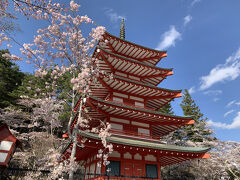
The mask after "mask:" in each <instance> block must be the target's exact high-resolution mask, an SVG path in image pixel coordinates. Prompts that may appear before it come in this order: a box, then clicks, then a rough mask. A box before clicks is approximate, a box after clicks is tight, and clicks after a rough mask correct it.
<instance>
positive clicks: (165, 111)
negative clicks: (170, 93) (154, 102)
mask: <svg viewBox="0 0 240 180" xmlns="http://www.w3.org/2000/svg"><path fill="white" fill-rule="evenodd" d="M158 111H159V112H160V113H163V114H170V115H173V114H174V112H173V108H172V106H171V103H167V104H166V105H164V106H163V107H162V108H160V109H159V110H158Z"/></svg>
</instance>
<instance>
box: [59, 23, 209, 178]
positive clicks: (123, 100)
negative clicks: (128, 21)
mask: <svg viewBox="0 0 240 180" xmlns="http://www.w3.org/2000/svg"><path fill="white" fill-rule="evenodd" d="M103 37H104V38H103V39H102V40H101V41H100V42H99V44H98V46H97V48H96V49H95V52H94V53H93V56H94V57H96V58H97V59H98V62H97V63H98V64H97V65H98V66H99V68H100V70H101V71H104V73H102V74H101V75H100V76H99V77H98V82H97V83H95V84H93V85H92V86H91V92H90V96H89V97H88V98H87V101H86V104H85V107H84V108H87V109H88V113H87V116H89V117H90V118H91V119H92V123H91V126H97V122H98V120H99V119H100V120H101V121H103V122H108V123H110V124H111V136H110V137H108V138H107V141H108V142H109V143H111V144H112V145H113V149H114V151H113V153H111V154H110V157H109V158H108V160H109V161H110V164H109V165H108V166H107V167H105V166H101V167H100V166H97V163H99V162H101V159H98V158H97V154H98V150H99V149H100V148H102V145H101V139H100V137H98V134H94V133H90V132H86V131H81V130H79V133H80V136H81V138H86V139H87V140H86V142H85V144H84V148H78V149H77V152H76V160H77V161H82V162H83V164H84V166H85V174H86V175H85V179H104V178H106V177H108V178H109V177H111V178H110V179H159V180H160V179H161V175H160V168H161V167H163V166H167V165H171V164H175V163H180V162H183V161H186V160H190V159H195V158H209V154H206V152H207V151H208V150H209V148H202V147H181V146H174V145H167V144H163V143H161V142H160V139H161V137H162V136H165V135H167V134H169V133H170V132H172V131H175V130H177V129H179V128H180V127H182V126H184V125H188V124H193V123H194V120H193V119H192V117H181V116H174V115H168V114H163V113H160V112H158V110H159V109H160V108H161V107H163V106H164V105H165V104H167V103H168V102H170V101H171V100H173V99H174V98H176V97H180V96H181V90H169V89H163V88H159V87H157V85H158V84H159V83H160V82H161V81H162V80H164V79H165V78H166V77H167V76H169V75H172V74H173V72H172V69H163V68H159V67H156V64H157V63H158V62H159V61H160V60H161V59H162V58H164V57H166V56H167V54H166V52H165V51H157V50H154V49H150V48H146V47H143V46H140V45H137V44H134V43H131V42H129V41H126V40H125V32H124V23H123V20H122V24H121V31H120V38H118V37H116V36H113V35H111V34H110V33H108V32H106V33H105V34H104V36H103ZM78 106H79V103H77V104H76V107H75V108H76V109H77V108H78ZM76 119H77V114H76ZM75 122H76V120H75ZM94 122H96V123H94ZM71 148H72V144H69V145H68V147H67V148H66V150H65V151H64V156H65V157H69V156H70V152H71V151H70V150H71ZM107 168H110V169H111V171H106V169H107ZM104 175H106V176H104Z"/></svg>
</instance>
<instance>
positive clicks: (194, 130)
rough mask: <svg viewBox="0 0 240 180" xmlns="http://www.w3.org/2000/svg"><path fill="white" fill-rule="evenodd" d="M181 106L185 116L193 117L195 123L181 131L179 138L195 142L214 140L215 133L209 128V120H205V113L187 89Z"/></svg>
mask: <svg viewBox="0 0 240 180" xmlns="http://www.w3.org/2000/svg"><path fill="white" fill-rule="evenodd" d="M180 106H181V108H182V110H183V114H184V116H192V117H193V119H194V121H195V123H194V124H193V125H186V126H185V127H183V128H182V129H181V130H180V131H181V136H180V137H179V138H180V139H183V140H190V141H193V142H202V141H204V140H212V139H213V138H212V136H211V135H212V134H213V131H212V130H211V129H209V128H208V127H207V123H206V121H207V118H206V117H205V118H204V115H203V113H201V112H200V109H199V107H198V106H197V105H196V103H195V101H194V100H193V99H192V97H191V95H190V94H189V92H188V91H187V90H186V89H185V92H184V93H183V100H182V102H181V104H180Z"/></svg>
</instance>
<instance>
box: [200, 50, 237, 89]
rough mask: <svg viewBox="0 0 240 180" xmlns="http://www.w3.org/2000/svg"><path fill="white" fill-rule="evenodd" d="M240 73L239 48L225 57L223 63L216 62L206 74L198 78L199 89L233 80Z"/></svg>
mask: <svg viewBox="0 0 240 180" xmlns="http://www.w3.org/2000/svg"><path fill="white" fill-rule="evenodd" d="M239 75H240V48H239V49H238V50H237V52H235V53H234V54H233V55H232V56H230V57H228V58H227V59H226V62H225V64H218V65H217V66H216V67H214V68H213V69H212V70H211V71H210V73H209V74H208V75H207V76H202V77H201V78H200V80H201V85H200V90H205V89H207V88H209V87H211V86H212V85H214V84H216V83H219V82H225V81H232V80H235V79H236V78H237V77H238V76H239Z"/></svg>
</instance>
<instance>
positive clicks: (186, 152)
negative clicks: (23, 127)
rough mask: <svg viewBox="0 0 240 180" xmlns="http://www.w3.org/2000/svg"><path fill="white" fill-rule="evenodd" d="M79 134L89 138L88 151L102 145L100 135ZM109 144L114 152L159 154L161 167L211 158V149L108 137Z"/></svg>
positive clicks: (82, 132)
mask: <svg viewBox="0 0 240 180" xmlns="http://www.w3.org/2000/svg"><path fill="white" fill-rule="evenodd" d="M78 133H79V135H80V136H82V137H84V138H88V140H87V142H86V143H85V146H86V147H85V148H86V149H88V147H94V146H95V147H96V146H98V145H96V144H101V138H100V137H99V136H98V134H93V133H89V132H86V131H81V130H78ZM107 142H109V143H112V144H113V148H114V150H118V149H120V150H122V149H125V151H128V150H129V151H136V152H137V151H141V152H144V151H145V152H146V153H147V154H158V156H157V157H158V159H157V160H158V161H159V162H160V164H161V166H166V165H170V164H175V163H179V162H182V161H186V160H190V159H195V158H209V154H206V152H207V151H209V150H210V148H209V147H184V146H176V145H168V144H161V143H157V142H149V141H145V140H136V139H129V138H123V137H116V136H109V137H107ZM96 148H97V147H96ZM83 149H84V148H83Z"/></svg>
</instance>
